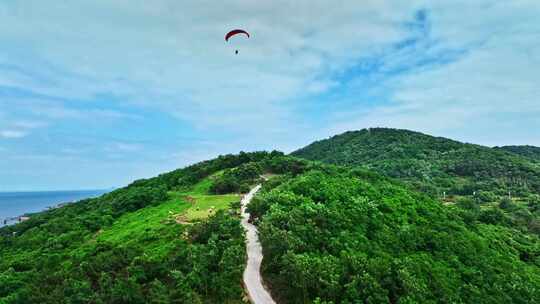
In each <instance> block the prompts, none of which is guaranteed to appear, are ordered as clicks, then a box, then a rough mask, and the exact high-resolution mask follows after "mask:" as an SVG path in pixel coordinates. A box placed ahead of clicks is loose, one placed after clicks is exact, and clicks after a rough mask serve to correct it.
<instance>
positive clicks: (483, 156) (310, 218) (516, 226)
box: [0, 129, 540, 304]
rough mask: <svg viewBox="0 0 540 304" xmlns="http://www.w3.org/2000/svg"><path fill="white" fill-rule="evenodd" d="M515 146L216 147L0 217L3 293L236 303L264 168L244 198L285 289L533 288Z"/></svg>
mask: <svg viewBox="0 0 540 304" xmlns="http://www.w3.org/2000/svg"><path fill="white" fill-rule="evenodd" d="M510 150H514V151H510ZM518 150H519V151H518ZM526 150H527V151H534V150H535V149H530V148H527V149H526ZM516 151H517V152H516ZM523 151H524V150H522V148H519V149H516V148H512V149H507V148H504V147H503V148H496V149H491V148H487V147H481V146H476V145H470V144H462V143H459V142H455V141H451V140H448V139H444V138H434V137H431V136H427V135H423V134H420V133H415V132H410V131H400V130H390V129H371V130H363V131H359V132H347V133H345V134H342V135H339V136H336V137H333V138H331V139H329V140H325V141H321V142H317V143H314V144H312V145H310V146H308V147H306V148H304V149H302V150H299V151H297V152H295V153H293V154H294V155H296V156H300V157H304V158H307V159H311V160H319V161H322V162H327V163H332V164H341V165H346V166H347V167H338V166H334V165H328V164H323V163H321V162H311V161H308V160H304V159H300V158H296V157H291V156H285V155H284V154H283V153H281V152H277V151H273V152H270V153H267V152H254V153H243V152H242V153H240V154H238V155H225V156H220V157H218V158H216V159H213V160H209V161H204V162H201V163H198V164H195V165H192V166H188V167H186V168H182V169H178V170H175V171H172V172H169V173H165V174H162V175H159V176H157V177H155V178H151V179H143V180H138V181H135V182H134V183H132V184H130V185H129V186H127V187H125V188H122V189H119V190H116V191H113V192H111V193H108V194H105V195H103V196H102V197H99V198H96V199H89V200H84V201H81V202H78V203H75V204H71V205H67V206H65V207H62V208H58V209H54V210H49V211H46V212H42V213H38V214H35V215H33V216H32V217H31V219H30V220H28V221H26V222H23V223H20V224H17V225H14V226H9V227H4V228H1V229H0V303H2V304H4V303H10V304H11V303H242V301H243V296H244V293H243V289H242V285H241V280H242V272H243V269H244V263H245V259H246V254H245V243H244V242H245V240H244V231H243V229H242V227H241V225H240V219H239V216H238V214H239V208H240V204H239V200H240V193H244V192H247V190H248V189H249V188H250V187H252V186H253V185H254V184H256V183H259V182H263V189H262V191H261V194H260V195H258V196H256V197H255V198H254V200H253V202H252V203H251V204H250V206H249V210H248V211H249V212H250V213H251V216H252V220H253V222H254V223H255V224H257V225H258V226H259V232H260V240H261V243H262V245H263V252H264V256H265V258H264V260H263V272H264V276H265V278H266V280H267V283H268V285H269V286H270V287H271V289H272V292H273V295H275V296H277V297H278V299H279V301H280V303H326V304H330V303H335V304H337V303H539V302H540V287H539V286H540V239H539V236H540V220H539V219H540V164H539V163H538V162H536V161H535V160H534V159H533V156H531V155H530V154H531V153H529V152H526V153H525V152H523ZM524 154H527V155H525V156H524ZM384 175H386V177H385V176H384ZM416 190H420V191H416Z"/></svg>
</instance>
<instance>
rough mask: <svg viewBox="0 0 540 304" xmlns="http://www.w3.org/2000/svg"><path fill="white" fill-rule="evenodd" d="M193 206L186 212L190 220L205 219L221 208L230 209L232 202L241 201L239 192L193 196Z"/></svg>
mask: <svg viewBox="0 0 540 304" xmlns="http://www.w3.org/2000/svg"><path fill="white" fill-rule="evenodd" d="M191 198H192V199H193V203H192V206H191V207H190V208H189V209H188V210H187V212H186V219H187V220H188V221H195V220H201V219H205V218H207V217H208V216H210V215H212V214H214V213H216V212H217V211H219V210H225V209H228V208H229V206H230V205H231V203H234V202H238V201H240V196H239V195H237V194H224V195H196V196H191Z"/></svg>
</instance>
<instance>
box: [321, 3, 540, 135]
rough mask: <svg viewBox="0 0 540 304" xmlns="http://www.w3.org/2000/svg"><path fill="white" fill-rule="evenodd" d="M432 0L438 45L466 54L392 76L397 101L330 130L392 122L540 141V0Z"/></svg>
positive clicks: (343, 119)
mask: <svg viewBox="0 0 540 304" xmlns="http://www.w3.org/2000/svg"><path fill="white" fill-rule="evenodd" d="M437 3H439V2H437ZM433 6H434V7H433V8H432V10H430V11H429V13H430V20H431V22H432V37H431V39H433V40H434V41H437V42H438V43H439V45H438V47H439V48H461V49H465V50H466V52H465V53H464V55H463V56H461V57H460V58H459V59H458V60H456V61H454V62H451V63H447V64H443V65H439V66H434V67H430V68H427V69H418V70H414V69H413V70H412V71H411V72H410V73H405V74H403V75H400V76H399V77H396V78H392V79H390V80H388V83H387V84H386V85H387V86H389V87H391V88H392V91H391V92H390V94H389V95H390V100H391V101H392V102H391V103H390V104H386V105H383V106H379V107H376V108H375V109H369V110H368V111H365V110H356V111H353V112H352V113H351V112H349V113H344V114H342V115H341V116H337V117H336V124H335V125H334V126H332V127H331V129H330V130H329V131H327V132H328V133H330V132H341V131H345V130H349V129H358V128H363V127H373V126H391V127H398V128H408V129H414V130H420V131H424V132H427V133H435V134H438V135H444V136H449V137H454V138H458V139H462V140H466V141H470V142H476V143H482V144H486V145H501V144H526V143H528V144H536V145H540V141H539V140H540V139H538V136H537V134H536V133H535V132H533V130H538V129H540V120H538V118H537V117H540V102H539V96H540V82H539V80H538V76H537V74H538V71H539V70H540V36H538V32H540V23H538V21H537V18H538V17H537V16H538V15H540V5H538V3H537V2H534V3H533V2H532V1H530V2H527V1H516V2H496V3H494V2H489V3H488V2H487V1H484V2H474V3H472V2H469V1H467V2H466V3H463V2H460V3H455V4H436V5H433ZM414 55H419V54H418V53H413V54H411V56H414ZM396 60H402V61H411V60H414V58H410V56H405V57H399V58H397V59H396Z"/></svg>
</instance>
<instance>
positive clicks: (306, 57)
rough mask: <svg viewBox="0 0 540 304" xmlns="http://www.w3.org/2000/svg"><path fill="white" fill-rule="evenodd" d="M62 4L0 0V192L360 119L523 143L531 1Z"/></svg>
mask: <svg viewBox="0 0 540 304" xmlns="http://www.w3.org/2000/svg"><path fill="white" fill-rule="evenodd" d="M63 2H65V1H55V2H52V3H51V2H50V1H46V2H45V1H31V0H27V1H0V20H1V21H0V23H1V24H0V25H1V26H0V191H10V190H51V189H90V188H108V187H116V186H122V185H125V184H127V183H129V182H130V181H132V180H134V179H137V178H142V177H150V176H154V175H156V174H159V173H161V172H164V171H168V170H172V169H175V168H178V167H182V166H185V165H187V164H190V163H193V162H197V161H200V160H204V159H209V158H212V157H215V156H217V155H219V154H223V153H237V152H239V151H241V150H243V151H252V150H262V149H264V150H271V149H278V150H282V151H285V152H290V151H292V150H294V149H296V148H299V147H301V146H303V145H305V144H308V143H310V142H311V141H313V140H316V139H321V138H326V137H328V136H330V135H333V134H336V133H341V132H344V131H346V130H353V129H361V128H366V127H377V126H384V127H396V128H406V129H412V130H417V131H422V132H426V133H429V134H433V135H438V136H446V137H450V138H454V139H458V140H462V141H467V142H474V143H479V144H484V145H489V146H494V145H507V144H530V145H538V146H540V136H538V135H539V134H540V132H539V131H538V130H540V100H539V97H538V96H540V80H539V79H540V77H539V76H538V75H539V74H538V71H539V70H540V22H538V16H540V2H538V1H533V0H530V1H525V0H522V1H483V0H479V1H397V0H396V1H342V2H340V5H336V4H333V3H332V2H330V1H307V0H306V1H304V0H299V1H271V2H270V1H267V2H264V3H261V1H248V0H238V1H220V2H219V4H216V2H215V1H192V2H189V1H172V0H171V1H151V2H149V1H133V0H130V1H127V0H122V1H120V0H115V1H74V2H71V3H63ZM238 27H240V28H245V29H247V30H248V31H249V32H250V33H251V38H250V39H244V38H243V37H234V38H233V39H232V40H231V41H230V43H225V42H224V40H223V36H224V34H225V32H226V31H227V30H229V29H233V28H238ZM235 49H239V50H240V54H239V55H234V50H235Z"/></svg>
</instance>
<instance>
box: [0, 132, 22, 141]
mask: <svg viewBox="0 0 540 304" xmlns="http://www.w3.org/2000/svg"><path fill="white" fill-rule="evenodd" d="M27 134H28V133H27V132H25V131H20V130H0V137H1V138H8V139H11V138H22V137H25V136H26V135H27Z"/></svg>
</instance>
